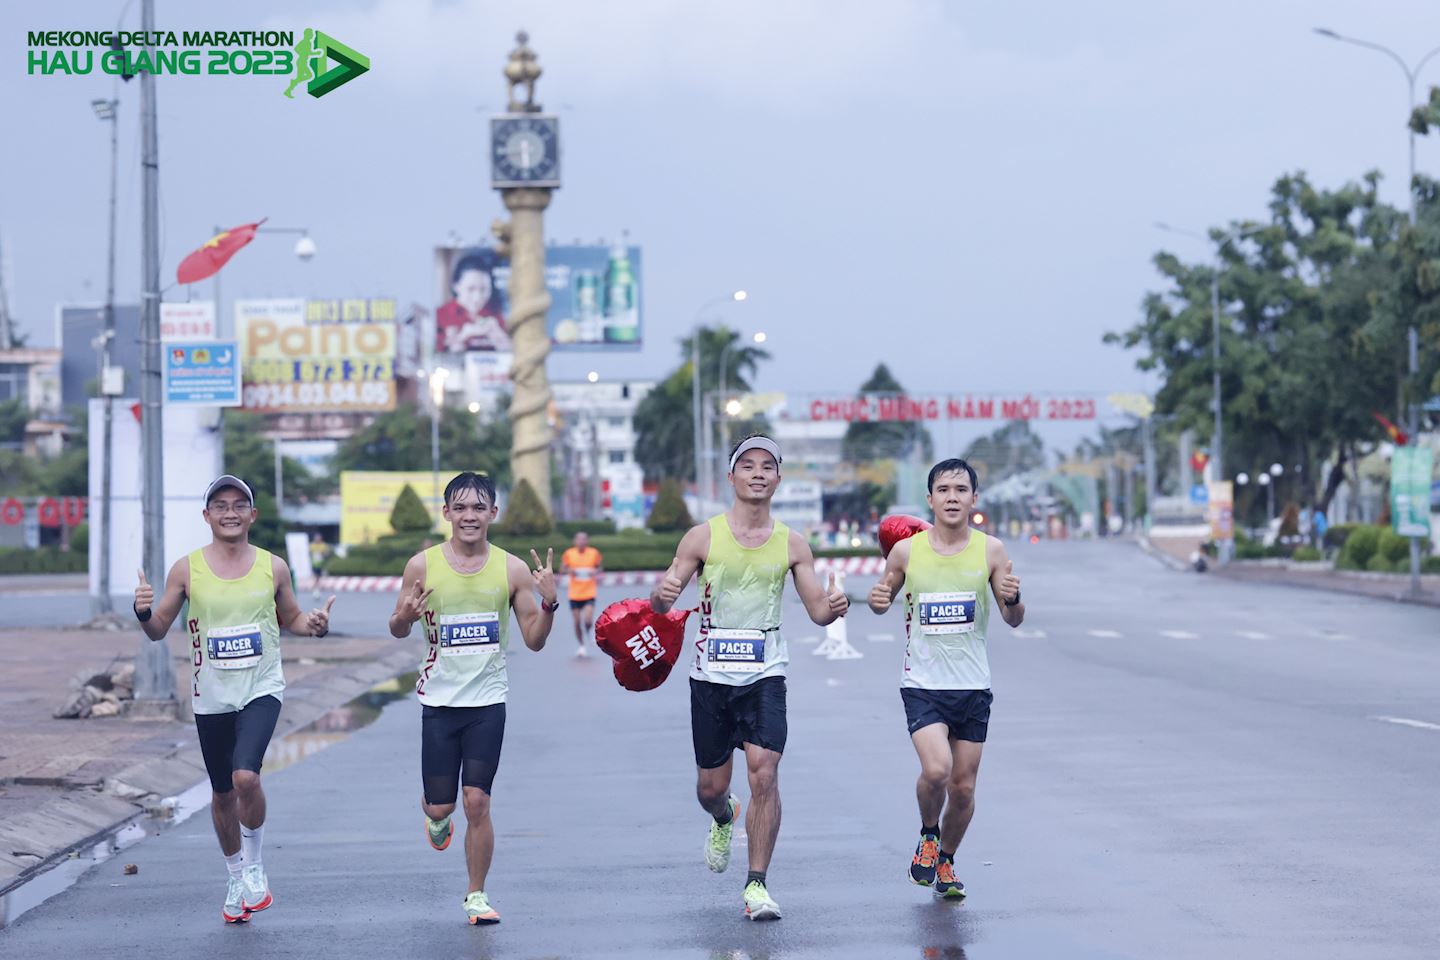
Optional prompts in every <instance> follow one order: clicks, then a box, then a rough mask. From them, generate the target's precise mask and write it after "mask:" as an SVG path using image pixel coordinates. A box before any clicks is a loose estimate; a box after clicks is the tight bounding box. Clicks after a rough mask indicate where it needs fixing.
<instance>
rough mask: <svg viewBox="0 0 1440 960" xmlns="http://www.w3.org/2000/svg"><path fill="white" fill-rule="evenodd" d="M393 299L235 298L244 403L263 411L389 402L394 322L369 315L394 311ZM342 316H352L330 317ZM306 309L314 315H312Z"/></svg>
mask: <svg viewBox="0 0 1440 960" xmlns="http://www.w3.org/2000/svg"><path fill="white" fill-rule="evenodd" d="M347 304H348V305H351V306H350V307H348V308H347V306H346V305H347ZM394 304H395V302H394V300H388V299H382V300H312V301H308V302H307V301H305V300H240V301H237V302H236V304H235V332H236V336H237V337H238V338H239V341H240V356H241V361H242V364H243V375H244V384H245V403H244V406H245V409H247V410H255V411H258V412H261V413H278V412H282V411H283V412H287V413H356V412H360V411H366V410H393V409H394V408H395V324H394V322H393V320H383V319H382V320H375V319H370V318H372V317H376V316H379V317H384V316H387V315H388V316H390V317H392V318H393V316H394ZM377 305H378V306H377ZM346 316H351V317H355V318H356V319H354V320H351V321H348V322H347V321H345V320H343V319H335V318H337V317H338V318H343V317H346ZM311 317H316V318H320V319H318V320H317V321H311V319H310V318H311Z"/></svg>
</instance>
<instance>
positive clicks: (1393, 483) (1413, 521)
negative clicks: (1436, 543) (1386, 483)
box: [1390, 447, 1435, 537]
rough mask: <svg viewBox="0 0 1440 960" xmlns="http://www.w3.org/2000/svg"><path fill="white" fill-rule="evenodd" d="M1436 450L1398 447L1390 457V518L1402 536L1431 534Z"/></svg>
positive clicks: (1425, 535)
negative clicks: (1431, 488) (1432, 475)
mask: <svg viewBox="0 0 1440 960" xmlns="http://www.w3.org/2000/svg"><path fill="white" fill-rule="evenodd" d="M1434 469H1435V451H1433V450H1431V449H1429V448H1428V447H1396V448H1395V452H1394V453H1393V454H1392V455H1391V457H1390V522H1391V526H1392V527H1393V528H1394V530H1395V532H1396V533H1398V534H1399V535H1400V536H1402V537H1428V536H1430V487H1431V479H1430V476H1431V473H1432V472H1433V471H1434Z"/></svg>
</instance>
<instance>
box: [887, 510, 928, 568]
mask: <svg viewBox="0 0 1440 960" xmlns="http://www.w3.org/2000/svg"><path fill="white" fill-rule="evenodd" d="M929 529H930V524H928V523H926V522H925V521H924V520H921V519H920V518H919V517H912V516H908V515H906V514H903V513H894V514H891V515H890V516H888V517H886V518H885V519H884V520H881V521H880V534H879V536H880V553H881V555H882V556H886V557H888V556H890V550H891V548H893V547H894V546H895V544H897V543H899V542H900V541H901V540H909V539H910V538H911V537H913V536H915V534H917V533H919V532H920V531H921V530H929Z"/></svg>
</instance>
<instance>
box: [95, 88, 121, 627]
mask: <svg viewBox="0 0 1440 960" xmlns="http://www.w3.org/2000/svg"><path fill="white" fill-rule="evenodd" d="M91 106H92V107H93V108H94V109H95V115H96V116H97V117H99V118H100V119H101V120H105V121H107V122H108V123H109V124H110V248H109V253H108V255H107V257H106V264H105V330H104V332H103V333H102V334H101V335H100V336H101V344H100V395H101V397H102V399H101V404H102V406H103V407H104V415H103V423H104V427H103V428H102V434H101V446H100V451H101V453H100V456H101V461H100V464H101V465H100V518H101V523H100V596H98V597H97V598H96V603H95V612H96V613H97V614H98V615H100V616H105V615H107V614H110V613H113V612H114V604H113V603H112V602H111V599H110V594H111V592H112V591H111V587H110V547H111V533H112V530H113V520H112V517H111V509H110V507H111V494H112V490H111V480H110V475H111V473H112V472H113V466H112V464H113V463H114V450H115V419H114V418H115V397H114V395H113V394H111V392H110V384H109V382H108V381H109V375H110V359H111V357H112V356H113V353H112V351H113V350H114V349H115V191H116V171H117V168H118V166H119V158H120V142H119V127H120V118H119V109H120V101H119V100H115V99H111V100H95V101H92V103H91Z"/></svg>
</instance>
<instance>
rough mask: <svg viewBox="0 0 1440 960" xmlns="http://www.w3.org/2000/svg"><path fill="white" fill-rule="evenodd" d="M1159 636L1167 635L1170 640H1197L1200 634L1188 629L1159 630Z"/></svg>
mask: <svg viewBox="0 0 1440 960" xmlns="http://www.w3.org/2000/svg"><path fill="white" fill-rule="evenodd" d="M1160 636H1162V637H1169V638H1170V639H1171V640H1199V639H1200V634H1198V633H1191V632H1190V631H1189V630H1161V631H1160Z"/></svg>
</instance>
